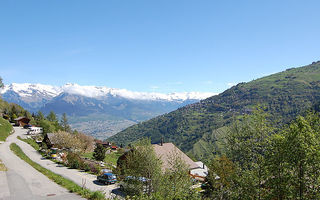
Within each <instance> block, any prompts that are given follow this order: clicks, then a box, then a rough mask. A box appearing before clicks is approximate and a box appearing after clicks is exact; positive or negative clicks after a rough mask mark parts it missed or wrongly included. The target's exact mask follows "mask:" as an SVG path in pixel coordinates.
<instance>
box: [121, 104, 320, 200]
mask: <svg viewBox="0 0 320 200" xmlns="http://www.w3.org/2000/svg"><path fill="white" fill-rule="evenodd" d="M224 145H225V149H224V151H223V152H222V153H221V154H220V155H219V156H215V157H214V158H212V159H211V161H209V163H208V165H209V174H208V177H207V182H206V183H205V184H203V186H202V188H203V189H204V190H203V191H202V192H200V193H199V192H197V191H195V190H194V189H192V187H191V186H192V181H191V179H190V177H189V176H188V169H187V167H186V166H185V163H183V161H181V160H180V159H179V157H175V156H173V157H172V159H171V161H170V162H171V163H172V168H170V169H169V170H165V171H163V170H162V169H161V167H160V166H161V165H162V163H161V160H159V159H158V158H157V157H156V156H155V154H154V150H153V148H152V146H151V143H150V141H147V142H146V141H144V144H141V143H140V144H139V145H138V146H137V147H134V148H137V149H138V150H137V151H131V152H129V153H128V155H127V158H126V161H125V164H122V165H121V166H122V168H121V169H119V170H122V171H119V172H118V174H121V175H122V176H133V177H145V178H147V180H149V181H148V182H147V183H146V185H145V186H143V185H141V184H142V183H141V182H140V185H139V182H137V183H136V184H137V185H136V187H134V188H135V189H134V191H129V193H128V194H133V195H132V196H131V197H130V198H132V199H216V200H218V199H219V200H229V199H230V200H233V199H259V200H260V199H261V200H262V199H270V200H271V199H272V200H274V199H277V200H285V199H299V200H303V199H320V118H319V114H318V113H316V112H313V111H308V112H307V113H306V114H305V115H304V116H298V117H296V119H295V120H293V121H292V122H290V123H288V124H286V125H283V126H280V125H279V124H277V123H275V122H273V121H272V118H271V117H270V116H268V114H267V113H265V112H264V111H262V110H261V109H256V110H254V111H253V113H251V114H248V115H244V116H242V117H241V118H239V119H238V120H236V121H235V122H233V123H232V125H230V126H229V127H228V131H227V134H226V135H225V138H224ZM146 187H147V188H149V189H148V190H146ZM130 192H131V193H130Z"/></svg>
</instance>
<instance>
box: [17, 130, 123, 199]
mask: <svg viewBox="0 0 320 200" xmlns="http://www.w3.org/2000/svg"><path fill="white" fill-rule="evenodd" d="M14 129H15V133H14V137H15V138H16V137H17V136H20V137H22V138H24V137H26V133H27V130H26V129H23V128H21V127H14ZM15 143H16V144H18V145H19V146H20V147H21V149H23V152H24V153H25V154H26V155H27V156H28V157H29V158H30V159H31V160H33V161H34V162H36V163H38V164H40V165H41V166H42V167H44V168H47V169H49V170H50V171H52V172H54V173H56V174H59V175H61V176H63V177H65V178H68V179H70V180H72V181H73V182H75V183H76V184H78V185H80V186H84V187H86V188H88V189H90V190H91V191H97V190H99V191H102V192H104V193H105V196H106V198H112V197H115V196H117V195H121V192H119V187H118V185H117V184H113V185H104V184H100V183H98V182H97V176H95V175H92V174H88V173H85V172H82V171H80V170H77V169H68V168H67V167H64V166H61V165H58V164H56V163H54V162H52V161H51V160H47V159H43V158H42V156H41V155H40V154H39V153H38V152H37V151H36V150H35V149H34V148H32V147H31V146H30V145H29V144H27V143H25V142H23V141H21V140H18V139H15ZM118 197H119V196H118Z"/></svg>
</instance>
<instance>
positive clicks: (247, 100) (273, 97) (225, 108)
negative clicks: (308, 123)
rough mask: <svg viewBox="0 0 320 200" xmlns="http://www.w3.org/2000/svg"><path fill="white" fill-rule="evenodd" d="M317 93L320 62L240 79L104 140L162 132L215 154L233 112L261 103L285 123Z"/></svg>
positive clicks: (189, 148)
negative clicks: (222, 89) (205, 96)
mask: <svg viewBox="0 0 320 200" xmlns="http://www.w3.org/2000/svg"><path fill="white" fill-rule="evenodd" d="M319 97H320V62H315V63H312V64H311V65H308V66H305V67H300V68H291V69H288V70H286V71H284V72H280V73H276V74H273V75H270V76H266V77H263V78H260V79H257V80H254V81H251V82H248V83H240V84H238V85H236V86H234V87H232V88H230V89H228V90H226V91H225V92H223V93H221V94H219V95H217V96H213V97H210V98H208V99H205V100H203V101H201V102H199V103H195V104H191V105H187V106H185V107H183V108H180V109H178V110H176V111H173V112H171V113H168V114H165V115H162V116H159V117H156V118H153V119H151V120H149V121H146V122H143V123H139V124H137V125H134V126H131V127H129V128H127V129H126V130H124V131H122V132H120V133H118V134H116V135H115V136H113V137H111V138H110V140H112V141H114V142H116V143H118V144H128V143H131V142H133V141H135V140H137V139H139V138H141V137H151V139H152V142H154V143H156V142H159V141H160V140H161V137H164V140H165V141H170V142H174V143H175V144H176V145H178V146H179V147H180V148H181V149H182V150H183V151H185V152H189V153H191V154H193V155H195V156H196V157H197V158H199V157H202V156H204V155H207V154H212V153H213V154H215V153H219V150H220V149H221V148H220V144H219V141H221V140H222V138H223V135H224V132H225V131H226V130H227V128H225V127H226V126H227V125H228V124H230V123H231V122H232V120H233V117H235V116H239V115H242V114H244V113H250V111H251V109H252V108H253V107H254V106H256V105H263V106H265V107H266V111H268V112H269V113H270V114H271V116H272V119H273V120H274V121H277V122H278V123H286V122H288V121H289V120H291V119H293V118H294V117H295V116H296V115H297V114H299V113H301V112H302V111H304V110H306V109H308V108H310V107H311V106H312V105H314V104H315V103H316V102H317V101H318V100H319V99H320V98H319ZM223 127H224V128H223Z"/></svg>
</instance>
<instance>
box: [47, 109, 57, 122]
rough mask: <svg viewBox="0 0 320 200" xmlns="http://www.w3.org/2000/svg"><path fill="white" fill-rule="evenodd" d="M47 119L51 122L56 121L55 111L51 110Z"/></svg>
mask: <svg viewBox="0 0 320 200" xmlns="http://www.w3.org/2000/svg"><path fill="white" fill-rule="evenodd" d="M47 120H49V121H50V122H56V121H58V120H57V116H56V114H55V113H54V112H53V111H50V113H49V114H48V116H47Z"/></svg>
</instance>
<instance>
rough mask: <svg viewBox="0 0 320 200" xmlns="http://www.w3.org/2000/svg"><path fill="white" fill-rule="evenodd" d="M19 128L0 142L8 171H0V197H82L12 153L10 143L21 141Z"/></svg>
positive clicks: (35, 199)
mask: <svg viewBox="0 0 320 200" xmlns="http://www.w3.org/2000/svg"><path fill="white" fill-rule="evenodd" d="M19 129H21V128H15V130H16V132H15V133H14V134H12V135H10V136H9V137H8V138H7V140H6V142H4V143H1V144H0V159H1V160H2V162H3V163H4V164H5V166H6V167H7V168H8V171H6V172H0V199H4V200H7V199H8V200H9V199H10V200H24V199H26V200H27V199H28V200H29V199H34V200H38V199H39V200H40V199H57V200H58V199H70V200H74V199H83V198H81V197H80V196H78V195H76V194H73V193H70V192H68V190H67V189H65V188H63V187H61V186H59V185H58V184H56V183H54V182H53V181H51V180H50V179H49V178H47V177H46V176H45V175H43V174H41V173H40V172H38V171H37V170H35V169H34V168H33V167H31V166H30V165H29V164H28V163H26V162H24V161H23V160H21V159H20V158H19V157H17V156H16V155H15V154H14V153H12V151H11V150H10V147H9V146H10V144H11V143H12V142H14V143H19V142H21V141H20V140H18V139H17V135H18V133H21V131H20V130H19ZM21 130H22V129H21ZM22 149H23V148H22ZM23 150H24V149H23Z"/></svg>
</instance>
